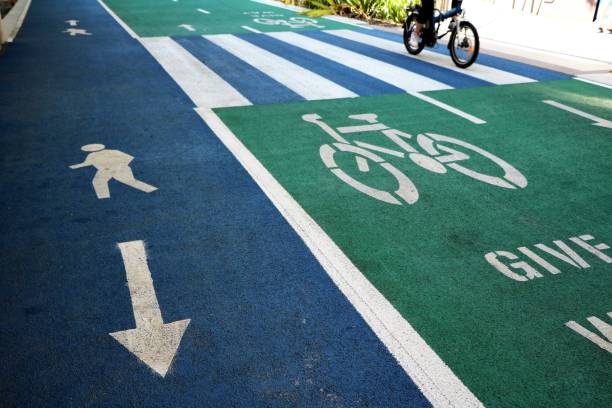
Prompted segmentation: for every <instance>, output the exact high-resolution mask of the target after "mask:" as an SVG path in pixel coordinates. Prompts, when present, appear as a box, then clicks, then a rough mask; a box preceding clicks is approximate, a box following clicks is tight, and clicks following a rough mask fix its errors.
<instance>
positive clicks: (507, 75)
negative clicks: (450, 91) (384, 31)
mask: <svg viewBox="0 0 612 408" xmlns="http://www.w3.org/2000/svg"><path fill="white" fill-rule="evenodd" d="M325 32H326V33H329V34H332V35H335V36H337V37H341V38H345V39H347V40H352V41H357V42H360V43H362V44H366V45H371V46H373V47H377V48H381V49H383V50H386V51H390V52H393V53H395V54H400V55H402V56H406V57H411V58H419V57H416V56H413V55H410V54H409V53H408V52H407V51H406V48H405V47H404V45H403V44H401V43H398V42H395V41H391V40H385V39H383V38H379V37H375V36H372V35H367V34H364V33H359V32H356V31H351V30H325ZM421 55H423V56H424V58H420V59H421V60H422V61H424V62H427V63H430V64H433V65H437V66H439V67H443V68H446V69H450V70H452V71H455V72H458V73H460V74H464V75H468V76H471V77H474V78H478V79H482V80H483V81H488V82H491V83H493V84H497V85H505V84H522V83H526V82H537V81H536V80H534V79H531V78H527V77H524V76H522V75H516V74H513V73H511V72H506V71H502V70H500V69H497V68H491V67H487V66H486V65H478V64H475V65H472V66H471V67H470V68H469V69H461V68H459V67H457V66H456V65H455V64H453V62H452V61H451V59H450V57H448V56H446V55H442V54H438V53H437V52H433V51H428V50H423V51H422V52H421Z"/></svg>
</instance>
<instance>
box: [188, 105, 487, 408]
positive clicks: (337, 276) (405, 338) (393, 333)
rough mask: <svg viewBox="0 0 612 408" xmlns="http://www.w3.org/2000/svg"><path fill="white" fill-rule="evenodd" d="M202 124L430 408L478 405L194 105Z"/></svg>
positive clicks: (251, 159)
mask: <svg viewBox="0 0 612 408" xmlns="http://www.w3.org/2000/svg"><path fill="white" fill-rule="evenodd" d="M196 111H197V112H198V114H199V115H200V116H201V117H202V119H204V121H205V122H206V123H207V125H208V126H209V127H210V128H211V129H212V130H213V131H214V132H215V133H216V134H217V136H218V137H219V139H221V141H222V142H223V143H224V144H225V146H226V147H227V148H228V149H229V150H230V151H231V152H232V153H233V154H234V156H235V157H236V158H237V159H238V161H239V162H240V163H241V164H242V166H243V167H244V168H245V169H246V170H247V171H248V172H249V174H250V175H251V177H252V178H253V179H254V180H255V182H256V183H257V184H258V185H259V187H260V188H261V189H262V190H263V191H264V192H265V193H266V195H267V196H268V197H269V198H270V200H271V201H272V203H274V205H275V206H276V208H278V210H279V211H280V213H281V214H282V215H283V217H285V219H286V220H287V221H288V222H289V224H290V225H291V226H292V227H293V229H294V230H295V231H296V232H297V233H298V235H299V236H300V237H301V238H302V239H303V240H304V242H305V243H306V245H307V246H308V248H309V249H310V251H311V252H312V253H313V254H314V256H315V257H316V258H317V260H318V261H319V262H320V263H321V265H322V266H323V268H324V269H325V271H326V272H327V274H328V275H329V276H330V278H331V279H332V280H333V282H334V283H335V284H336V286H337V287H338V288H339V289H340V291H341V292H342V293H343V294H344V295H345V296H346V297H347V299H348V300H349V301H350V302H351V304H352V305H353V307H355V309H356V310H357V311H358V312H359V314H360V315H361V316H362V317H363V319H364V320H365V321H366V322H367V324H368V325H369V326H370V327H371V328H372V330H373V331H374V332H375V333H376V335H377V336H378V338H379V339H380V340H381V341H382V342H383V344H384V345H385V346H386V347H387V348H388V349H389V351H390V352H391V354H392V355H393V356H394V357H395V358H396V359H397V361H398V362H399V364H400V365H401V367H402V368H403V369H404V370H405V371H406V373H407V374H408V375H409V376H410V378H411V379H412V380H413V381H414V382H415V384H417V386H418V387H419V388H420V389H421V391H422V392H423V394H424V395H425V397H426V398H427V399H428V400H429V401H430V402H431V403H432V404H433V405H434V406H435V407H482V406H483V405H482V403H481V402H480V401H479V400H478V399H477V398H476V397H475V396H474V394H472V392H471V391H470V390H469V389H468V388H467V387H466V386H465V385H464V384H463V383H462V382H461V380H460V379H459V378H458V377H457V376H456V375H455V374H454V373H453V372H452V370H451V369H450V368H449V367H448V366H447V365H446V364H445V363H444V362H443V361H442V360H441V359H440V357H439V356H438V355H437V354H436V352H435V351H433V350H432V349H431V348H430V347H429V346H428V345H427V343H426V342H425V340H423V338H422V337H421V336H420V335H419V334H418V333H417V332H416V331H415V330H414V328H413V327H412V326H411V325H410V324H409V323H408V322H407V321H406V320H405V319H404V318H403V317H402V316H401V315H400V313H399V312H398V311H397V310H396V309H395V308H394V307H393V305H391V303H389V301H388V300H387V299H385V297H384V296H383V295H382V294H381V293H380V292H379V291H378V290H377V289H376V288H375V287H374V286H373V285H372V284H371V283H370V282H369V281H368V280H367V278H366V277H365V276H364V275H363V274H362V273H361V272H360V271H359V270H358V269H357V267H355V265H353V263H352V262H351V261H350V259H348V257H347V256H346V255H345V254H344V253H343V252H342V250H340V248H338V246H337V245H336V244H335V243H334V242H333V240H332V239H331V238H330V237H329V236H328V235H327V234H326V233H325V231H323V230H322V229H321V227H320V226H319V225H318V224H317V223H316V222H315V220H313V219H312V218H311V217H310V216H309V215H308V214H307V213H306V211H304V209H303V208H302V207H301V206H300V205H299V204H298V203H297V202H296V201H295V200H294V199H293V197H291V195H290V194H289V193H288V192H287V191H286V190H285V189H284V188H283V187H282V186H281V185H280V184H279V183H278V181H277V180H276V179H275V178H274V177H273V176H272V174H270V172H268V170H267V169H266V168H265V167H264V166H263V165H262V164H261V163H260V162H259V161H258V160H257V158H256V157H255V156H254V155H253V154H252V153H251V152H250V151H249V150H248V149H247V148H246V147H245V146H244V145H243V144H242V143H241V142H240V140H239V139H238V138H237V137H236V136H235V135H234V134H233V133H232V131H231V130H230V129H229V128H227V126H225V124H224V123H223V122H222V121H221V119H220V118H219V117H218V116H217V115H216V114H215V113H214V112H213V111H212V110H210V109H196Z"/></svg>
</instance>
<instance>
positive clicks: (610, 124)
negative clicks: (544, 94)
mask: <svg viewBox="0 0 612 408" xmlns="http://www.w3.org/2000/svg"><path fill="white" fill-rule="evenodd" d="M542 102H544V103H545V104H547V105H550V106H554V107H555V108H558V109H562V110H564V111H566V112H569V113H573V114H574V115H577V116H580V117H583V118H585V119H589V120H592V121H593V122H595V123H593V125H595V126H600V127H605V128H608V129H612V121H610V120H607V119H603V118H600V117H599V116H595V115H592V114H590V113H587V112H583V111H581V110H579V109H576V108H572V107H571V106H567V105H564V104H562V103H559V102H556V101H551V100H545V101H542Z"/></svg>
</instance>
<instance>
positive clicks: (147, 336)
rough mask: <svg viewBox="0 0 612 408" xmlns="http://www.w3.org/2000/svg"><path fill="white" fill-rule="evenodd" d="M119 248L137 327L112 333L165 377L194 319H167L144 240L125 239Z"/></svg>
mask: <svg viewBox="0 0 612 408" xmlns="http://www.w3.org/2000/svg"><path fill="white" fill-rule="evenodd" d="M119 249H120V250H121V256H122V257H123V263H124V265H125V272H126V274H127V282H128V287H129V288H130V297H131V299H132V309H133V312H134V320H135V321H136V328H135V329H130V330H124V331H118V332H114V333H109V334H110V335H111V336H112V337H113V338H114V339H115V340H117V341H118V342H119V343H121V344H122V345H123V346H124V347H125V348H126V349H128V350H129V351H130V352H131V353H133V354H134V355H135V356H136V357H138V358H139V359H140V360H141V361H142V362H143V363H145V364H146V365H148V366H149V367H151V368H152V369H153V370H154V371H155V372H156V373H158V374H159V375H161V376H162V377H165V376H166V373H167V372H168V369H169V368H170V365H171V364H172V360H173V359H174V356H175V355H176V352H177V350H178V347H179V345H180V344H181V339H182V338H183V334H184V333H185V329H187V326H188V325H189V322H190V321H191V320H190V319H185V320H179V321H176V322H173V323H164V321H163V319H162V315H161V310H160V309H159V303H157V296H156V295H155V289H154V288H153V279H152V278H151V272H150V271H149V266H148V265H147V254H146V252H145V247H144V242H143V241H131V242H122V243H119Z"/></svg>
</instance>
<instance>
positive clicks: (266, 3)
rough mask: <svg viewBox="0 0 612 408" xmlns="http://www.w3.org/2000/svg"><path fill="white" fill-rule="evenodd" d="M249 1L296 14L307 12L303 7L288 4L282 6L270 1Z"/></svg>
mask: <svg viewBox="0 0 612 408" xmlns="http://www.w3.org/2000/svg"><path fill="white" fill-rule="evenodd" d="M251 1H252V2H253V3H260V4H265V5H266V6H272V7H278V8H282V9H285V10H291V11H297V12H300V11H305V10H308V9H307V8H304V7H299V6H290V5H288V4H283V3H279V2H278V1H272V0H251Z"/></svg>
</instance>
